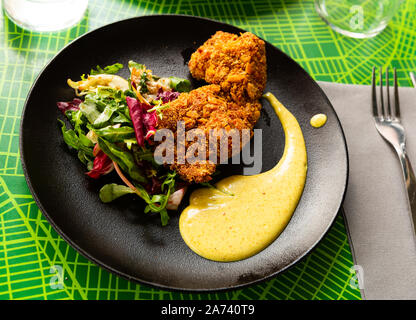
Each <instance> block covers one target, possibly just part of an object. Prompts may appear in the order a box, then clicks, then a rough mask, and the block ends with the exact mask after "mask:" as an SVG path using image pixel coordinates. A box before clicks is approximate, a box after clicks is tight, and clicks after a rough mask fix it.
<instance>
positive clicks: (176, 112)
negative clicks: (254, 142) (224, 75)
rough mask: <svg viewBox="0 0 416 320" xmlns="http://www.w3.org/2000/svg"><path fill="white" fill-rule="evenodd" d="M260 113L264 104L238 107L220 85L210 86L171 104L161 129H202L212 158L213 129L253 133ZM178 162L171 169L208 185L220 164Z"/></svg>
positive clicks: (166, 110) (253, 102)
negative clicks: (211, 136) (183, 126)
mask: <svg viewBox="0 0 416 320" xmlns="http://www.w3.org/2000/svg"><path fill="white" fill-rule="evenodd" d="M260 109H261V104H260V102H259V101H258V100H254V101H243V102H242V103H241V104H238V103H236V102H235V101H234V100H233V99H232V98H231V96H230V95H229V94H228V93H227V92H224V91H223V90H222V89H221V87H220V86H219V85H215V84H213V85H206V86H203V87H200V88H198V89H195V90H192V91H190V92H189V93H182V94H181V95H180V96H179V97H178V99H176V100H174V101H172V102H169V107H168V108H166V109H164V110H163V111H162V112H163V113H162V119H161V120H160V121H159V123H158V128H159V129H161V128H166V129H170V130H172V131H174V132H176V130H177V121H184V123H185V130H186V131H188V130H191V129H194V128H198V129H202V130H203V131H204V133H205V136H206V140H207V144H206V146H205V150H206V153H207V154H208V152H209V148H208V141H209V130H210V129H225V130H226V131H227V132H229V130H231V129H236V130H239V131H241V130H242V129H250V130H251V129H252V128H253V127H254V125H255V123H256V122H257V120H258V118H259V116H260ZM218 143H219V142H218ZM228 143H229V146H228V150H229V156H231V154H230V152H231V145H230V143H231V140H230V141H228ZM189 144H191V143H186V145H185V148H186V149H187V147H188V146H189ZM218 148H219V145H218ZM218 150H220V149H218ZM207 158H208V157H207ZM176 160H177V159H176V158H175V163H174V164H172V165H170V168H171V169H172V170H175V171H176V172H177V173H178V174H179V176H180V177H181V178H182V179H183V180H185V181H188V182H196V183H200V182H207V181H209V180H211V175H212V174H213V173H214V172H215V169H216V164H214V163H212V162H209V161H205V162H203V163H201V162H199V163H189V162H188V161H187V159H185V164H178V163H177V162H178V161H176Z"/></svg>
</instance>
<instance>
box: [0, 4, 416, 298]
mask: <svg viewBox="0 0 416 320" xmlns="http://www.w3.org/2000/svg"><path fill="white" fill-rule="evenodd" d="M158 13H181V14H189V15H198V16H204V17H209V18H213V19H217V20H220V21H223V22H228V23H231V24H234V25H237V26H239V27H242V28H244V29H247V30H249V31H251V32H254V33H256V34H257V35H259V36H260V37H263V38H264V39H266V40H268V41H270V42H271V43H273V44H274V45H276V46H277V47H279V48H281V49H282V50H283V51H285V52H286V53H288V54H289V55H290V56H291V57H292V58H294V59H295V60H296V61H297V62H298V63H300V64H301V65H302V66H303V67H304V68H305V69H306V70H307V71H308V72H309V73H310V74H311V75H312V76H313V77H314V78H315V79H317V80H324V81H334V82H343V83H355V84H359V83H365V84H368V83H369V82H370V77H369V70H370V68H371V66H373V65H390V66H395V67H397V68H398V71H399V81H400V84H401V85H405V86H408V85H410V82H409V78H408V71H411V70H416V56H415V48H416V31H415V28H414V27H415V20H414V17H415V16H416V0H408V1H406V2H405V3H404V4H403V5H402V7H401V11H400V13H399V14H398V15H397V16H396V17H395V18H394V20H393V21H392V23H390V25H389V27H388V28H387V29H386V30H385V31H384V32H383V33H382V34H380V35H379V36H377V37H376V38H373V39H369V40H356V39H349V38H345V37H343V36H341V35H338V34H336V33H334V32H332V31H331V30H330V29H329V28H328V27H327V26H326V25H325V24H324V23H323V22H322V21H321V20H320V19H319V17H318V16H317V14H316V13H315V11H314V8H313V1H284V0H281V1H275V2H272V1H254V0H243V1H228V0H222V1H209V2H208V1H186V0H182V1H180V0H178V1H173V0H165V1H159V2H157V3H156V2H155V1H150V0H148V1H134V0H130V1H128V0H118V1H117V0H90V3H89V9H88V12H87V14H86V17H85V18H84V19H83V20H82V21H81V23H80V24H79V25H77V26H76V27H74V28H72V29H70V30H66V31H63V32H59V33H49V34H37V33H31V32H28V31H25V30H22V29H20V28H18V27H16V26H15V25H14V24H13V23H12V22H11V21H10V20H9V19H7V17H4V16H2V17H1V23H0V299H360V298H361V297H360V292H359V290H358V288H357V287H356V286H354V283H355V282H354V279H355V277H354V273H352V272H351V271H350V270H351V267H352V266H353V261H352V257H351V251H350V247H349V245H348V239H347V235H346V230H345V225H344V221H343V218H342V216H340V215H339V216H338V217H337V219H336V221H335V224H334V225H333V227H332V228H331V229H330V231H329V233H328V234H327V235H326V236H325V238H324V239H323V241H322V242H320V244H319V245H318V246H317V247H316V249H314V250H313V252H312V253H311V254H309V255H308V256H307V257H306V258H304V259H303V260H302V261H301V262H300V263H298V264H296V265H295V266H294V267H292V268H290V269H289V270H287V271H286V272H284V273H282V274H280V275H278V276H277V277H275V278H274V279H272V280H270V281H267V282H263V283H261V284H258V285H254V286H250V287H247V288H244V289H242V290H236V291H228V292H220V293H211V294H186V293H180V292H170V291H163V290H158V289H154V288H151V287H148V286H143V285H138V284H135V283H132V282H128V281H126V280H124V279H122V278H119V277H116V276H114V275H113V274H110V273H108V272H107V271H105V270H103V269H101V268H99V267H98V266H96V265H95V264H93V263H91V262H89V261H88V260H86V259H85V258H83V257H82V256H80V255H79V254H78V253H77V252H76V251H75V250H74V249H73V248H71V247H70V246H69V245H68V244H67V243H66V242H65V241H63V240H62V239H61V237H59V236H58V235H57V233H56V232H55V231H54V230H53V229H52V227H51V226H50V224H49V223H48V222H47V221H46V220H45V218H44V217H43V216H42V213H41V212H40V211H39V209H38V208H37V206H36V204H35V202H34V201H33V198H32V196H31V195H30V192H29V190H28V188H27V185H26V182H25V179H24V176H23V172H22V168H21V165H20V160H19V157H20V155H19V148H18V140H19V125H20V114H21V110H22V107H23V103H24V100H25V97H26V95H27V93H28V91H29V89H30V86H31V85H32V83H33V81H34V79H35V77H36V76H37V74H38V73H39V71H40V70H41V68H42V67H43V66H44V65H45V64H46V63H47V62H48V61H49V59H51V57H52V56H53V55H54V54H55V53H56V52H57V51H58V50H59V49H60V48H62V47H63V46H64V45H65V44H67V43H68V42H70V41H71V40H73V39H75V38H76V37H78V36H79V35H81V34H83V33H85V32H86V31H88V30H91V29H94V28H97V27H99V26H101V25H103V24H106V23H109V22H112V21H116V20H120V19H124V18H128V17H133V16H138V15H144V14H158ZM141 36H145V34H138V35H137V37H141ZM60 275H62V276H63V281H62V282H61V284H62V285H59V284H60V282H59V281H56V280H59V276H60Z"/></svg>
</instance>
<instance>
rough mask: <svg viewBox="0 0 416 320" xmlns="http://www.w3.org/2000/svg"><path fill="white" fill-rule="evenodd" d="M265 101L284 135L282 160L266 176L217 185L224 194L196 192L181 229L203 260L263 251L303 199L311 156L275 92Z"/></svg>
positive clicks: (233, 178) (227, 180)
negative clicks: (307, 153)
mask: <svg viewBox="0 0 416 320" xmlns="http://www.w3.org/2000/svg"><path fill="white" fill-rule="evenodd" d="M264 97H265V98H266V99H267V100H268V101H269V102H270V104H271V105H272V106H273V108H274V110H275V111H276V114H277V115H278V117H279V119H280V121H281V123H282V126H283V129H284V132H285V149H284V153H283V156H282V158H281V159H280V161H279V163H278V164H277V165H276V166H275V167H274V168H273V169H271V170H269V171H267V172H264V173H260V174H257V175H252V176H231V177H228V178H225V179H223V180H221V181H220V182H218V183H217V184H216V187H217V189H219V190H217V189H213V188H202V189H197V190H195V191H194V192H193V193H192V194H191V197H190V205H189V206H188V207H187V208H186V209H185V210H184V211H183V212H182V214H181V216H180V219H179V229H180V232H181V235H182V238H183V240H184V241H185V243H186V244H187V245H188V246H189V247H190V248H191V249H192V250H193V251H194V252H196V253H197V254H199V255H200V256H202V257H204V258H207V259H210V260H215V261H236V260H241V259H245V258H248V257H250V256H252V255H254V254H256V253H258V252H259V251H261V250H263V249H264V248H265V247H267V246H268V245H269V244H270V243H271V242H272V241H274V240H275V239H276V238H277V237H278V236H279V234H280V233H281V232H282V231H283V229H284V228H285V227H286V225H287V224H288V222H289V220H290V218H291V216H292V214H293V212H294V211H295V209H296V206H297V204H298V202H299V199H300V197H301V195H302V192H303V188H304V185H305V181H306V171H307V155H306V147H305V140H304V138H303V134H302V131H301V129H300V126H299V123H298V122H297V120H296V118H295V117H294V116H293V115H292V114H291V113H290V112H289V111H288V110H287V109H286V108H285V107H284V106H283V105H282V104H281V103H280V102H279V101H278V100H277V99H276V98H275V97H274V96H273V95H272V94H271V93H266V94H265V95H264ZM220 190H222V191H220Z"/></svg>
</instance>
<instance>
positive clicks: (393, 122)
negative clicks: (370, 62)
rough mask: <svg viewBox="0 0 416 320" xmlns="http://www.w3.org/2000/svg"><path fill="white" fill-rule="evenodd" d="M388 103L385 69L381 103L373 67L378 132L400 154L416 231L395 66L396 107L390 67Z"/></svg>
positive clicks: (414, 183) (415, 196) (415, 199)
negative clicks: (392, 99) (391, 99)
mask: <svg viewBox="0 0 416 320" xmlns="http://www.w3.org/2000/svg"><path fill="white" fill-rule="evenodd" d="M386 89H387V105H386V104H385V103H384V98H383V69H382V68H380V104H379V105H378V104H377V96H376V69H375V68H374V67H373V75H372V104H373V116H374V121H375V126H376V128H377V131H378V133H379V134H380V135H381V136H382V137H383V138H384V139H385V140H386V141H388V142H389V143H390V144H391V145H392V147H393V148H394V150H396V152H397V155H398V156H399V160H400V164H401V166H402V169H403V177H404V181H405V184H406V190H407V197H408V200H409V205H410V211H411V214H412V220H413V229H414V230H415V232H416V229H415V226H416V179H415V174H414V172H413V169H412V165H411V164H410V160H409V158H408V156H407V152H406V135H405V131H404V128H403V125H402V123H401V120H400V104H399V89H398V85H397V73H396V68H394V108H392V106H391V104H390V88H389V69H388V68H387V69H386Z"/></svg>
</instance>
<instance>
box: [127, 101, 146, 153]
mask: <svg viewBox="0 0 416 320" xmlns="http://www.w3.org/2000/svg"><path fill="white" fill-rule="evenodd" d="M126 101H127V106H128V107H129V113H130V118H131V121H132V122H133V128H134V133H135V134H136V140H137V143H138V144H139V146H141V147H143V146H144V134H143V129H144V128H143V110H144V107H143V106H142V104H143V103H140V102H139V101H138V100H137V99H134V98H132V97H126Z"/></svg>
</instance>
